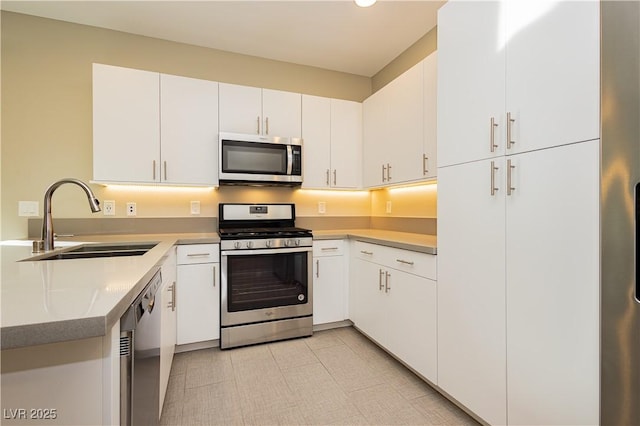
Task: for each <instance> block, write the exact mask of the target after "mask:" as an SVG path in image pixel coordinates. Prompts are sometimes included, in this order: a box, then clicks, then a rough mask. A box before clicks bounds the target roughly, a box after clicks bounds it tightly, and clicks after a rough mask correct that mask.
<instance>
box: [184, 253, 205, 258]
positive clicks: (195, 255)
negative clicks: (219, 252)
mask: <svg viewBox="0 0 640 426" xmlns="http://www.w3.org/2000/svg"><path fill="white" fill-rule="evenodd" d="M201 256H211V253H189V254H188V255H187V257H201Z"/></svg>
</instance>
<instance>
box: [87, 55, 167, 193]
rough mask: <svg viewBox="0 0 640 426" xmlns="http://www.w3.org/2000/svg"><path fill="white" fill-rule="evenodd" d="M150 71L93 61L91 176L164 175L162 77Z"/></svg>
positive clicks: (146, 178) (151, 178) (138, 178)
mask: <svg viewBox="0 0 640 426" xmlns="http://www.w3.org/2000/svg"><path fill="white" fill-rule="evenodd" d="M159 78H160V76H159V74H158V73H154V72H148V71H140V70H133V69H128V68H121V67H114V66H110V65H102V64H93V179H94V180H97V181H110V182H157V181H159V179H160V174H159V171H160V115H159V113H160V82H159Z"/></svg>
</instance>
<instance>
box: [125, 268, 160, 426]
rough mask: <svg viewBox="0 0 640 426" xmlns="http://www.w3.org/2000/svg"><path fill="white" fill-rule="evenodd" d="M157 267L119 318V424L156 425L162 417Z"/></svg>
mask: <svg viewBox="0 0 640 426" xmlns="http://www.w3.org/2000/svg"><path fill="white" fill-rule="evenodd" d="M161 285H162V276H161V274H160V270H158V271H157V272H156V273H155V274H154V275H153V278H151V280H150V281H149V283H148V284H147V285H146V286H145V288H144V290H142V292H141V293H140V295H139V296H138V297H137V298H136V299H135V301H134V302H133V303H132V304H131V306H130V307H129V309H127V312H125V314H124V315H123V316H122V317H121V318H120V424H121V425H122V426H125V425H157V424H158V423H159V420H160V413H159V407H160V311H161V310H160V309H154V307H155V302H156V293H157V292H158V291H159V289H160V287H161Z"/></svg>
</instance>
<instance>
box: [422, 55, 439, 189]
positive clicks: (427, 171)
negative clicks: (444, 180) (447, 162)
mask: <svg viewBox="0 0 640 426" xmlns="http://www.w3.org/2000/svg"><path fill="white" fill-rule="evenodd" d="M422 71H423V99H424V108H423V111H424V120H423V125H424V139H423V153H422V177H424V178H434V177H436V175H437V174H438V102H437V95H438V78H437V74H438V52H437V51H436V52H433V53H432V54H430V55H429V56H427V57H426V58H425V59H424V61H422Z"/></svg>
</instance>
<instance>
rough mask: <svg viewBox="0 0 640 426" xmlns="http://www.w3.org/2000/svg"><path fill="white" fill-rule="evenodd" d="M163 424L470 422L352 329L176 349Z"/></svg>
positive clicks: (459, 411) (473, 422) (471, 420)
mask: <svg viewBox="0 0 640 426" xmlns="http://www.w3.org/2000/svg"><path fill="white" fill-rule="evenodd" d="M161 423H162V424H163V425H214V424H221V425H477V424H478V423H476V422H475V421H474V420H473V419H472V418H471V417H469V416H468V415H467V414H465V413H464V412H463V411H461V410H460V409H458V408H457V407H456V406H455V405H453V404H452V403H451V402H449V401H448V400H447V399H445V398H444V397H442V396H441V395H440V394H439V393H437V392H436V391H435V390H433V389H432V388H431V387H430V386H429V385H427V384H426V383H424V382H423V381H422V380H420V379H419V378H418V377H416V376H415V375H414V374H413V373H412V372H410V371H409V370H408V369H406V368H405V367H404V366H402V365H401V364H400V363H398V362H397V361H396V360H394V359H393V358H392V357H391V356H389V355H388V354H387V353H385V352H384V351H383V350H381V349H380V348H378V347H377V346H376V345H374V344H373V343H371V342H370V341H369V340H368V339H367V338H366V337H364V336H363V335H362V334H360V333H359V332H358V331H357V330H355V329H353V328H352V327H346V328H338V329H333V330H326V331H320V332H316V333H314V335H313V336H312V337H309V338H302V339H295V340H288V341H284V342H274V343H268V344H263V345H257V346H250V347H246V348H237V349H231V350H226V351H221V350H220V349H219V348H215V349H203V350H199V351H193V352H186V353H181V354H176V356H175V358H174V361H173V367H172V370H171V377H170V379H169V388H168V390H167V395H166V399H165V404H164V409H163V413H162V418H161Z"/></svg>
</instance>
